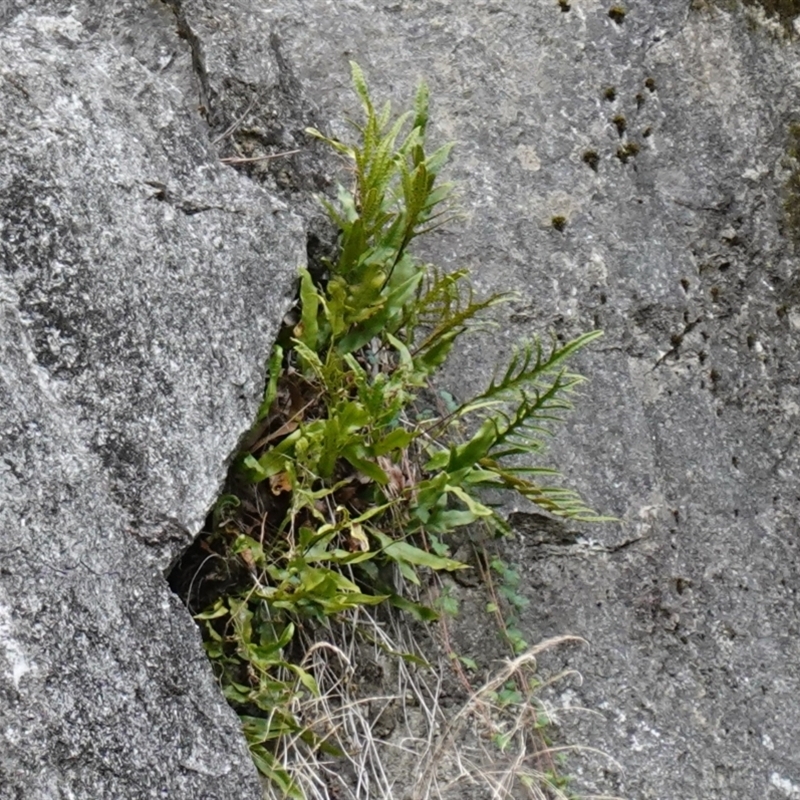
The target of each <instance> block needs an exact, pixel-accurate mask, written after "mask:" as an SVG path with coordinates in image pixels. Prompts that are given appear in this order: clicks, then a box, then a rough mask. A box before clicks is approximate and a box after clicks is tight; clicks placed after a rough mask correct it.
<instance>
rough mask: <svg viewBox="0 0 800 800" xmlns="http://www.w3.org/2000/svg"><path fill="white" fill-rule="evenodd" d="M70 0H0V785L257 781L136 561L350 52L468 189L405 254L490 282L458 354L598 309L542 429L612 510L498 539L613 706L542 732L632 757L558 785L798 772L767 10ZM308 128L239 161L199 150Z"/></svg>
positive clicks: (772, 36) (792, 274) (275, 288)
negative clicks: (563, 411)
mask: <svg viewBox="0 0 800 800" xmlns="http://www.w3.org/2000/svg"><path fill="white" fill-rule="evenodd" d="M98 5H100V4H95V3H88V2H87V3H73V4H66V3H63V4H62V3H59V2H55V1H54V2H50V3H47V2H37V3H25V2H23V1H22V0H15V2H10V3H6V4H3V5H2V7H1V8H0V25H2V27H0V103H2V106H0V107H2V109H3V112H2V115H1V116H0V137H1V138H0V208H2V220H3V223H2V224H3V227H2V232H0V245H1V246H2V248H3V250H2V262H0V265H1V266H2V270H1V271H0V325H2V339H0V346H2V351H3V358H2V360H0V376H2V381H0V390H1V391H2V392H3V400H2V404H0V409H2V411H0V413H1V414H2V423H1V424H0V430H2V440H0V459H2V460H0V469H1V470H2V472H0V476H2V479H1V480H0V519H1V520H2V528H0V536H1V537H2V538H0V551H2V557H3V560H2V562H1V563H0V643H2V646H1V647H0V668H2V670H3V674H4V676H5V677H4V679H3V682H2V689H0V692H2V695H3V697H2V700H3V703H2V704H1V705H0V720H1V721H2V725H0V730H2V731H3V736H4V737H5V741H4V742H2V745H1V746H0V798H2V799H3V800H5V798H6V797H9V798H10V797H15V796H24V797H26V798H27V797H33V798H39V797H41V798H45V797H47V798H50V797H69V796H75V797H81V798H83V797H86V798H89V797H91V798H102V797H131V798H133V797H137V798H138V797H146V796H160V795H159V792H166V794H167V796H170V797H187V798H188V797H192V798H194V797H206V796H207V797H225V796H231V797H233V796H255V793H256V791H257V790H256V788H255V786H256V783H255V779H254V778H253V776H252V773H251V772H250V771H248V769H247V768H246V767H245V766H244V765H243V762H242V760H241V759H242V748H241V745H240V744H236V740H235V733H234V730H235V721H234V720H232V719H231V716H230V714H228V713H227V711H226V710H225V709H224V708H223V707H222V706H221V704H220V702H219V699H218V698H217V697H216V696H215V695H214V691H213V687H212V685H211V682H210V676H209V673H208V669H207V668H206V667H205V666H204V665H203V664H202V654H201V652H200V649H199V646H198V643H197V640H196V639H197V637H196V635H195V634H194V633H193V632H192V631H191V625H190V622H189V621H188V619H186V618H185V617H182V616H181V614H180V613H179V612H178V611H177V610H175V609H173V607H172V606H171V605H170V604H171V603H172V601H171V600H170V599H169V596H168V594H167V592H166V590H165V589H164V586H163V582H162V580H161V578H160V576H159V575H158V574H157V572H155V571H154V570H155V569H156V567H157V566H160V567H163V566H164V565H165V564H166V563H167V561H168V560H169V558H170V556H171V555H174V554H175V553H176V552H177V550H178V549H179V547H180V546H181V545H182V544H183V543H185V542H186V541H187V540H188V539H189V538H190V535H191V534H192V533H193V532H194V531H196V529H197V526H198V524H199V521H200V520H201V519H202V516H203V514H204V513H205V511H206V509H207V507H208V503H209V502H210V500H211V499H212V497H213V493H214V490H215V487H216V486H217V485H218V482H219V479H220V477H221V475H222V472H223V470H224V462H225V458H226V456H227V455H228V454H229V452H230V451H231V449H232V448H233V446H234V445H235V442H236V439H237V437H238V435H239V434H240V433H241V431H242V430H243V429H244V428H245V427H246V425H247V421H248V419H249V417H250V416H251V415H252V413H253V410H254V408H255V404H256V402H257V398H258V393H259V390H260V389H259V386H260V381H261V379H262V376H263V358H264V355H265V353H266V350H267V347H268V342H269V339H270V337H271V336H272V335H273V334H274V332H275V330H276V325H277V323H278V322H279V320H280V318H281V317H282V315H283V312H284V309H285V307H286V298H287V294H288V293H289V292H290V290H291V281H290V277H291V274H292V273H293V271H294V268H295V267H296V266H297V264H298V262H299V261H300V260H301V259H302V258H303V255H304V253H303V245H304V242H303V235H302V232H301V230H300V229H299V227H298V225H297V223H296V222H295V220H294V218H293V217H292V216H291V214H290V213H288V212H287V211H286V209H285V208H284V207H283V205H282V201H280V200H277V199H276V194H277V193H280V195H281V197H282V198H283V202H285V203H287V204H290V205H291V207H292V208H293V209H296V210H297V211H298V212H299V213H301V214H302V215H303V216H304V218H305V221H306V228H307V229H309V230H310V231H311V233H312V237H311V242H310V243H311V244H312V245H313V246H322V245H320V244H318V243H317V239H319V240H320V241H321V242H324V239H325V235H324V234H325V231H324V227H323V226H322V225H321V224H320V221H319V216H318V212H315V211H314V210H313V208H314V206H313V202H312V200H311V197H310V195H311V192H312V191H316V190H319V189H321V188H324V187H325V186H326V184H327V181H328V178H327V175H326V172H332V171H333V170H334V169H335V168H336V166H337V165H336V162H335V161H328V162H327V163H326V162H323V161H321V160H319V159H320V156H319V155H318V150H317V149H316V146H315V145H313V144H311V143H309V142H307V141H306V140H305V139H304V138H303V136H302V129H303V127H304V126H305V125H307V124H315V125H317V126H318V127H323V128H325V129H327V130H329V131H331V132H333V133H335V134H336V133H338V134H340V135H347V130H346V128H345V127H344V126H343V124H342V122H341V120H342V118H343V116H344V115H345V114H348V113H349V114H350V115H352V116H354V117H355V116H356V115H357V104H356V103H355V101H354V99H353V96H352V94H351V93H350V88H349V76H348V67H347V61H348V59H350V58H355V59H356V60H358V61H359V62H360V63H361V65H362V66H363V67H364V68H365V71H366V73H367V76H368V78H369V80H370V83H371V85H372V86H373V89H374V91H375V93H376V95H377V96H391V97H393V98H394V99H395V100H396V101H398V102H400V101H403V102H405V101H406V100H407V99H408V98H409V97H410V96H411V95H412V93H413V89H414V86H415V85H416V82H417V80H418V79H419V78H422V77H424V78H426V79H427V80H428V81H429V83H430V86H431V94H432V97H433V111H434V116H435V129H434V135H435V136H437V137H438V138H439V139H440V140H447V139H457V140H458V142H459V144H458V148H457V150H456V153H455V163H454V167H453V170H452V174H453V177H454V178H455V179H456V180H457V181H459V182H460V184H461V195H462V205H463V206H464V208H465V211H466V220H465V221H464V223H463V225H462V226H461V228H460V229H457V230H455V231H452V232H450V233H442V234H441V235H438V236H437V237H436V238H435V240H432V241H431V242H430V243H429V244H428V249H429V254H430V255H431V257H432V258H434V259H435V260H436V261H438V262H439V263H441V264H443V265H445V266H448V267H457V266H464V265H465V266H468V267H470V268H471V269H472V270H473V274H474V278H475V283H476V284H477V286H478V288H479V289H480V290H482V291H492V290H506V289H516V290H518V291H519V298H518V299H517V300H516V301H515V302H514V303H513V304H512V305H511V306H510V307H509V309H508V313H507V314H506V316H505V317H503V318H502V320H501V321H502V327H501V328H500V329H499V331H498V332H497V333H496V334H495V335H493V336H492V337H490V338H487V339H486V340H484V341H481V342H479V343H476V344H473V345H472V346H471V347H468V348H467V349H465V350H464V351H462V353H461V355H460V360H459V363H457V364H456V365H455V366H454V372H453V376H456V377H457V382H456V381H455V380H454V385H456V386H457V387H458V390H459V391H464V392H465V391H466V390H467V389H468V388H469V382H470V381H474V382H475V383H476V384H477V383H478V382H481V383H482V382H483V381H485V379H486V378H487V377H488V376H489V375H490V374H491V372H492V370H493V367H494V365H495V364H496V363H497V362H498V360H500V359H501V358H502V357H503V356H504V355H505V354H506V353H507V352H508V349H509V348H510V346H511V344H512V343H513V342H514V341H516V340H517V339H519V338H520V337H521V336H525V335H529V334H531V333H533V332H534V331H545V330H547V329H555V330H556V332H557V333H558V334H560V335H562V336H571V335H574V334H576V333H578V332H581V331H584V330H587V329H589V328H592V327H600V328H603V329H604V330H605V331H606V336H605V338H604V339H603V340H602V341H601V343H600V344H599V346H597V347H595V348H594V350H593V351H592V352H589V353H587V354H585V355H584V356H583V357H582V368H583V370H584V371H585V372H586V374H587V375H588V376H589V377H590V378H591V383H590V384H589V385H588V386H587V388H586V390H585V392H584V394H583V397H582V399H581V402H580V406H579V410H578V413H577V415H576V418H575V421H574V422H573V423H572V424H571V425H570V426H569V427H568V429H567V430H565V431H564V432H563V434H562V435H561V436H560V437H559V438H558V440H557V441H556V442H555V443H554V460H556V461H557V462H559V463H561V464H562V465H564V466H565V468H566V471H567V473H568V476H569V479H570V480H571V481H573V482H574V483H575V484H576V485H577V486H579V487H580V488H581V490H582V491H583V492H584V494H585V495H586V496H587V498H588V499H589V500H590V501H591V502H592V503H593V504H594V505H595V506H596V507H597V508H598V509H600V510H601V511H605V512H609V513H613V514H616V515H617V516H618V517H619V518H620V519H621V523H619V524H616V525H606V526H594V527H590V526H583V527H581V526H578V527H575V526H572V527H570V528H569V530H570V531H571V535H564V536H555V537H554V538H552V540H549V539H548V535H547V532H546V531H545V533H542V531H541V530H540V526H539V525H538V523H537V520H536V518H535V517H533V516H531V515H529V514H527V513H525V511H524V510H521V511H520V513H519V514H518V515H517V516H514V517H513V521H514V523H515V525H516V526H517V528H518V529H519V534H520V535H519V538H518V539H517V540H516V541H515V542H514V543H512V544H511V545H509V551H510V554H512V555H515V556H516V557H517V559H518V560H519V561H520V562H521V563H522V564H523V565H524V570H525V575H526V579H527V587H526V588H527V592H528V594H529V596H530V599H531V601H532V602H531V606H530V608H531V612H530V615H529V617H528V618H527V620H526V621H525V622H526V626H527V631H528V633H529V635H530V636H531V638H536V637H539V636H545V635H549V634H559V633H574V634H580V635H583V636H584V637H586V638H587V639H588V640H589V641H590V642H591V649H589V650H587V651H575V652H573V653H571V654H570V655H569V660H568V663H569V664H570V665H571V666H574V667H576V668H577V669H579V670H580V671H581V672H582V673H583V674H584V677H585V682H584V684H583V686H582V687H581V688H580V689H578V688H576V689H574V690H572V694H571V695H570V697H572V698H573V699H574V701H575V702H578V703H580V704H581V705H584V706H586V707H587V708H589V709H599V710H601V711H602V712H603V715H604V716H603V717H600V718H598V717H591V716H575V717H570V718H569V719H568V720H567V725H566V727H565V731H564V732H565V735H566V736H568V737H569V740H570V741H571V742H572V743H574V744H578V745H580V744H583V745H587V746H591V747H597V748H600V749H603V750H606V751H607V752H609V753H610V754H611V755H612V756H613V757H614V758H615V759H616V760H617V761H618V762H619V763H620V764H621V765H622V766H623V767H624V771H622V772H620V771H618V770H617V769H616V767H615V766H614V764H613V763H611V762H600V763H599V764H592V763H589V762H587V763H586V764H584V765H582V766H581V767H580V768H581V769H582V773H581V774H580V775H579V776H578V777H579V779H580V781H581V782H582V784H583V786H585V787H588V788H592V787H598V788H600V789H602V790H604V791H614V792H617V793H618V794H620V795H623V796H626V797H629V798H632V800H689V799H690V798H697V800H700V799H701V798H702V800H713V798H718V800H750V799H751V798H755V797H758V798H762V797H763V798H767V800H779V799H780V798H785V797H795V796H798V795H800V759H799V758H798V749H797V747H796V745H795V742H794V739H795V738H796V737H795V731H796V730H798V729H800V710H798V706H797V703H796V698H797V696H798V689H800V686H798V683H800V673H798V667H797V665H798V663H800V652H798V645H797V641H798V632H799V631H798V622H797V620H798V599H797V589H798V577H797V572H798V558H797V538H798V537H797V534H798V529H797V522H796V519H797V516H798V492H797V480H798V473H800V464H799V463H798V450H797V442H798V424H797V422H798V415H800V389H799V388H798V386H799V385H800V384H799V383H798V380H799V379H800V375H798V371H799V370H800V367H798V364H799V363H800V360H799V359H798V331H800V288H799V287H800V283H798V278H797V269H796V255H795V249H796V242H797V240H798V233H797V231H796V230H795V229H794V228H793V227H792V225H791V222H792V215H791V214H789V215H788V216H787V215H786V213H785V210H786V203H787V201H789V208H790V209H791V197H790V196H789V195H788V194H787V192H788V189H787V187H792V186H794V185H797V184H798V180H797V179H796V176H797V171H798V169H800V163H798V161H797V155H798V154H797V152H796V151H797V146H796V143H795V144H792V142H793V141H794V140H793V138H792V133H791V132H790V126H791V125H792V124H793V123H797V121H798V119H797V117H796V116H795V115H796V113H797V111H796V103H797V97H798V88H800V58H799V56H800V51H798V47H799V45H798V43H797V42H796V41H795V40H794V39H792V38H791V37H790V34H789V31H791V29H792V25H791V24H790V22H791V20H790V19H788V18H786V17H785V16H784V17H783V18H782V19H781V21H780V22H778V21H774V20H771V19H769V18H768V17H767V16H766V14H765V13H764V10H763V8H762V6H764V7H771V6H774V5H775V4H769V3H760V4H758V3H749V2H748V3H747V7H746V8H743V7H740V5H739V3H738V2H734V0H730V1H729V0H725V2H722V0H715V2H701V1H700V0H691V2H690V0H661V1H660V2H658V3H645V2H631V3H630V4H627V5H626V11H627V13H626V14H625V17H624V19H621V20H619V21H616V22H615V21H614V20H613V19H612V18H611V17H610V16H609V14H608V11H609V8H610V7H611V5H612V4H611V3H606V4H603V3H600V2H597V0H571V2H570V3H568V4H565V5H567V6H569V10H568V11H563V10H562V8H561V7H560V5H559V4H558V3H556V2H554V0H524V2H521V1H520V0H491V2H489V0H475V2H470V3H456V2H445V0H414V1H413V2H412V0H400V1H399V2H389V1H388V0H387V1H386V2H377V0H375V1H374V2H373V1H372V0H343V1H342V2H339V1H338V0H337V2H332V1H331V0H303V2H301V1H300V0H270V2H262V1H261V0H236V1H234V0H172V2H171V3H169V4H168V5H165V4H162V3H157V2H147V3H133V2H128V1H127V0H125V1H124V2H119V3H114V4H102V7H101V8H97V7H96V6H98ZM786 7H787V4H781V8H782V9H784V10H785V9H786ZM790 10H791V9H790ZM782 13H783V12H782ZM789 16H791V15H790V14H789ZM612 87H613V92H610V91H608V90H609V89H611V88H612ZM612 98H613V99H612ZM199 106H200V107H202V110H199V109H198V107H199ZM203 115H205V119H204V117H203ZM220 137H222V138H220ZM795 139H796V136H795ZM215 140H218V141H217V143H216V145H214V146H213V147H212V146H211V144H210V143H211V142H212V141H215ZM633 145H635V147H634V146H633ZM215 148H216V149H215ZM298 148H301V149H302V152H301V153H297V154H294V155H290V156H287V155H283V156H281V157H279V158H274V159H269V160H263V161H254V162H248V165H247V166H246V167H244V169H246V170H247V171H248V175H249V177H250V178H251V180H247V179H246V178H245V177H244V176H243V175H241V174H240V175H237V174H235V173H234V172H233V171H232V170H231V169H230V168H229V167H225V166H222V165H220V164H219V163H218V161H217V155H218V154H220V153H221V154H222V155H224V156H226V157H238V158H260V157H262V156H265V155H276V154H278V153H286V152H288V151H292V150H295V149H298ZM593 167H594V168H593ZM793 176H794V178H793ZM268 192H269V194H268ZM554 217H563V218H564V219H565V222H566V225H565V227H564V230H563V231H559V230H557V229H556V228H554V226H553V224H552V222H553V218H554ZM568 527H569V526H568ZM130 531H133V532H134V533H138V538H136V537H135V536H131V534H130V533H129V532H130ZM142 540H144V541H146V542H148V543H150V549H149V550H148V551H147V552H148V553H149V555H145V551H144V548H143V547H142V546H141V542H142ZM148 633H149V634H150V635H149V636H148V635H147V634H148ZM198 709H199V710H198ZM198 714H199V715H200V716H199V717H198ZM203 715H209V716H208V717H207V718H206V719H205V720H204V719H203ZM131 731H133V732H134V733H136V732H140V733H141V735H139V733H136V735H132V734H131ZM215 770H216V772H215ZM226 770H227V772H226ZM237 786H238V787H239V788H240V791H239V792H238V795H235V794H234V788H233V787H237ZM248 792H249V795H248Z"/></svg>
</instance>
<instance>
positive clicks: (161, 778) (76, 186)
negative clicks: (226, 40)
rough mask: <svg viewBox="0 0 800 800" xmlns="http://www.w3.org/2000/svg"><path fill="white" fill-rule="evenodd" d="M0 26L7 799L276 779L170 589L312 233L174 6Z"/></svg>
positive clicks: (39, 17)
mask: <svg viewBox="0 0 800 800" xmlns="http://www.w3.org/2000/svg"><path fill="white" fill-rule="evenodd" d="M24 5H25V4H19V6H15V5H14V4H13V3H12V4H10V5H9V4H7V3H6V4H3V10H2V13H0V798H2V799H3V800H11V798H15V799H16V798H25V800H56V798H77V799H79V800H100V799H101V798H137V799H138V798H150V797H153V798H155V797H170V798H179V797H185V798H208V800H212V798H213V800H218V799H219V798H236V800H242V798H245V797H258V796H259V782H258V779H257V776H256V774H255V770H254V768H253V766H252V763H251V762H250V759H249V757H248V754H247V751H246V748H245V746H244V742H243V740H242V738H241V735H240V733H239V730H238V727H239V726H238V722H237V720H236V717H235V715H234V714H233V713H232V711H231V710H230V709H229V708H228V707H227V705H226V704H225V702H224V700H223V699H222V698H221V696H220V694H219V692H218V689H217V687H216V685H215V682H214V679H213V676H212V673H211V670H210V667H209V665H208V662H207V660H206V658H205V655H204V653H203V651H202V647H201V643H200V638H199V635H198V632H197V630H196V628H195V626H194V624H193V623H192V621H191V619H190V618H189V616H188V614H187V612H186V610H185V609H184V608H183V607H182V606H181V605H180V603H179V602H178V601H177V599H176V598H175V597H174V596H173V595H172V594H171V592H170V590H169V588H168V586H167V583H166V581H165V579H164V576H163V571H164V570H165V569H166V568H167V566H168V565H169V563H170V561H171V560H172V558H174V557H175V556H176V555H177V554H178V553H179V552H180V551H181V549H182V548H183V547H185V546H186V545H187V544H188V543H189V542H190V541H191V540H192V537H193V535H194V534H196V533H197V531H198V529H199V526H200V525H201V523H202V521H203V519H204V518H205V515H206V513H207V511H208V508H209V506H210V504H211V503H212V502H213V501H214V499H215V496H216V493H217V492H218V491H219V485H220V482H221V480H222V478H223V477H224V474H225V469H226V460H227V459H228V458H229V456H230V454H231V452H232V451H233V450H234V449H235V447H236V444H237V441H238V439H239V437H240V436H241V435H242V433H243V432H244V431H245V430H247V428H248V427H249V424H250V422H251V420H252V418H253V415H254V413H255V409H256V408H257V406H258V402H259V398H260V395H261V394H262V392H263V381H264V361H265V358H266V354H267V353H268V350H269V346H270V342H271V340H272V338H273V336H274V334H275V332H276V330H277V326H278V325H279V324H280V320H281V318H282V316H283V314H284V313H285V311H286V309H287V306H288V303H289V302H290V300H291V297H292V295H293V292H294V289H293V284H294V275H295V271H296V268H297V266H298V264H300V263H302V262H303V261H304V259H305V236H304V232H303V230H302V227H301V225H300V224H299V221H298V218H297V217H295V216H293V215H292V214H291V212H290V211H289V210H288V208H287V206H286V205H285V203H283V202H282V201H281V200H280V199H278V198H277V197H276V196H274V195H272V194H270V193H268V192H266V191H264V190H263V189H261V188H259V187H257V186H255V185H254V184H253V183H252V182H251V181H249V180H247V179H246V178H245V177H243V176H241V175H238V174H237V173H236V172H235V171H234V169H233V168H231V167H230V166H226V165H224V164H221V163H220V162H219V160H218V154H217V151H216V149H215V148H214V147H213V146H212V144H211V135H210V134H211V131H210V128H209V125H208V123H207V121H206V120H205V119H204V117H203V115H202V113H201V112H200V111H199V110H198V105H199V102H200V101H199V100H198V97H199V95H198V82H197V72H196V69H195V67H194V66H193V63H192V56H191V51H190V48H189V46H188V44H187V43H186V42H185V41H184V40H183V39H181V38H180V37H179V35H178V33H177V26H176V20H175V16H174V14H173V12H172V10H171V9H169V8H168V7H167V6H165V5H163V4H160V3H153V2H151V3H144V4H142V3H114V4H95V3H86V4H83V5H81V4H80V3H78V4H67V3H64V4H57V3H50V4H47V3H37V4H27V8H24V7H23V6H24Z"/></svg>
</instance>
